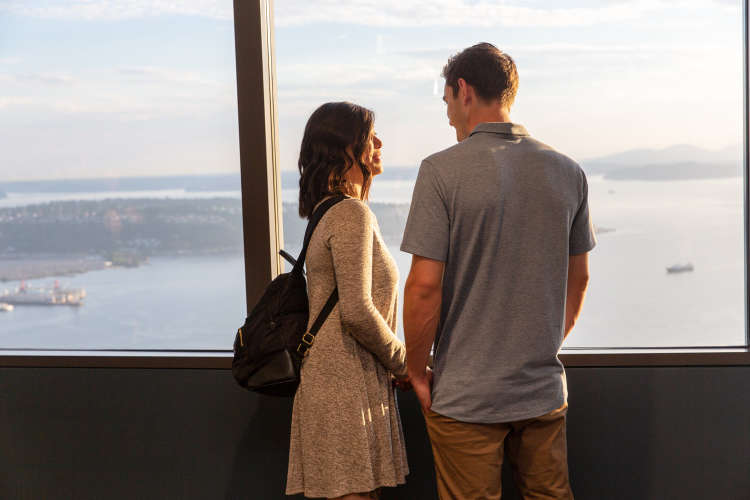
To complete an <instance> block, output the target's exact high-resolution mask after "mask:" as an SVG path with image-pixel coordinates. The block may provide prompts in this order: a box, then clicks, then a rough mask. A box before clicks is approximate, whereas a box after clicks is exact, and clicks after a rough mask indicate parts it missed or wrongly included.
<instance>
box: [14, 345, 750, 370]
mask: <svg viewBox="0 0 750 500" xmlns="http://www.w3.org/2000/svg"><path fill="white" fill-rule="evenodd" d="M560 359H561V360H562V362H563V363H564V364H565V366H567V367H628V366H630V367H636V366H741V365H750V350H749V349H748V348H746V347H742V348H711V349H597V350H593V349H565V350H563V351H562V352H561V353H560ZM0 366H2V367H39V368H166V369H177V368H183V369H226V370H228V369H230V368H231V366H232V353H231V352H229V351H37V350H0Z"/></svg>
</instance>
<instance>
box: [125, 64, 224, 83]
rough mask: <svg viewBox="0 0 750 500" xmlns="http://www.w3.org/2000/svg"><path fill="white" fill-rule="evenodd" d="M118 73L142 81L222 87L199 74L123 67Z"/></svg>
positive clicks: (144, 67)
mask: <svg viewBox="0 0 750 500" xmlns="http://www.w3.org/2000/svg"><path fill="white" fill-rule="evenodd" d="M118 73H120V74H121V75H123V76H126V77H131V78H133V79H139V80H143V81H152V82H153V81H158V82H168V83H183V84H191V85H207V86H212V87H219V86H222V85H221V84H220V83H219V82H217V81H215V80H209V79H207V78H205V77H203V76H201V75H200V74H199V73H195V72H189V71H179V70H174V69H169V68H159V67H155V66H124V67H121V68H119V70H118Z"/></svg>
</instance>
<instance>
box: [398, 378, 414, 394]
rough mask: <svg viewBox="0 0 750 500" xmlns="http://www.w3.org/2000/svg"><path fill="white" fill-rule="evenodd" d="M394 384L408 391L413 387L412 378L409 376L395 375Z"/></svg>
mask: <svg viewBox="0 0 750 500" xmlns="http://www.w3.org/2000/svg"><path fill="white" fill-rule="evenodd" d="M393 385H394V387H398V388H399V389H400V390H402V391H404V392H407V391H410V390H411V389H412V386H411V379H410V378H409V377H403V378H398V377H393Z"/></svg>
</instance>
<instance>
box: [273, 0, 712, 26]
mask: <svg viewBox="0 0 750 500" xmlns="http://www.w3.org/2000/svg"><path fill="white" fill-rule="evenodd" d="M705 2H706V0H704V1H703V3H705ZM513 3H516V4H520V3H521V2H519V1H517V2H513ZM691 3H695V1H694V0H693V1H692V2H691ZM602 4H603V5H602ZM553 5H554V4H553ZM665 6H666V3H665V2H664V1H663V0H631V1H617V2H601V3H599V5H598V6H596V7H573V8H570V7H567V8H560V7H552V8H549V7H535V6H526V5H513V4H512V3H511V2H504V1H503V2H497V1H490V0H477V1H469V0H412V1H408V2H404V1H401V0H378V1H375V0H361V1H358V2H349V3H347V6H346V8H342V6H341V2H337V1H332V0H322V1H319V2H310V1H309V0H283V1H279V2H276V11H275V14H274V16H275V19H276V24H277V25H279V26H298V25H306V24H312V23H331V22H334V23H339V24H355V25H365V26H381V27H405V26H480V27H491V26H516V27H519V26H523V27H529V26H586V25H593V24H601V23H608V22H621V21H624V20H632V19H638V18H641V17H643V16H645V15H646V14H648V13H650V12H652V11H654V10H659V9H661V8H664V7H665ZM670 8H674V5H673V4H672V5H671V6H670Z"/></svg>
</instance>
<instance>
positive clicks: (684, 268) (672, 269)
mask: <svg viewBox="0 0 750 500" xmlns="http://www.w3.org/2000/svg"><path fill="white" fill-rule="evenodd" d="M693 269H694V268H693V264H692V263H690V262H688V263H687V264H675V265H673V266H669V267H668V268H667V274H675V273H691V272H693Z"/></svg>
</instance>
